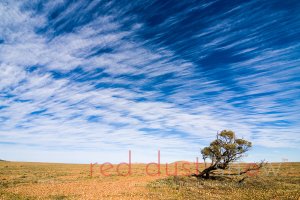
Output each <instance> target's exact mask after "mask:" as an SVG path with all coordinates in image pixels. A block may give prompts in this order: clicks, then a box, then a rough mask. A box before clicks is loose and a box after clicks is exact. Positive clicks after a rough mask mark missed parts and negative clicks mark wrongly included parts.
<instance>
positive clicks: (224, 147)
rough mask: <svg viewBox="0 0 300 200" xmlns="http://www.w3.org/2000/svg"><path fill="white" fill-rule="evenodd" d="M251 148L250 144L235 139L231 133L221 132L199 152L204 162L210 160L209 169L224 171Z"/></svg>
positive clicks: (229, 131)
mask: <svg viewBox="0 0 300 200" xmlns="http://www.w3.org/2000/svg"><path fill="white" fill-rule="evenodd" d="M251 147H252V143H251V142H249V141H247V140H244V139H239V138H236V137H235V133H234V132H233V131H231V130H223V131H221V133H218V134H217V139H215V140H214V141H212V142H211V143H210V145H209V146H208V147H205V148H203V149H202V150H201V154H202V157H203V159H204V160H206V159H207V158H209V159H210V160H211V162H212V163H211V169H213V170H214V169H216V168H219V169H226V168H228V164H229V163H231V162H233V161H236V160H238V159H240V158H241V157H242V156H243V155H244V153H245V152H246V151H248V150H249V149H250V148H251Z"/></svg>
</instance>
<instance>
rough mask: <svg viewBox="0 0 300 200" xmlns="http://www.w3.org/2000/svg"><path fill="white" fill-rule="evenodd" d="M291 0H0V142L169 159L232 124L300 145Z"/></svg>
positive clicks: (254, 137) (260, 141) (251, 135)
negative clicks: (157, 154) (197, 0)
mask: <svg viewBox="0 0 300 200" xmlns="http://www.w3.org/2000/svg"><path fill="white" fill-rule="evenodd" d="M123 4H124V5H123ZM297 5H298V4H296V6H295V5H293V6H291V5H288V4H287V5H285V6H282V7H281V8H279V7H278V6H276V2H272V3H270V2H267V1H265V2H263V3H261V4H260V3H259V2H255V1H254V2H251V3H243V2H240V3H239V4H233V3H229V4H226V5H223V3H222V2H221V1H215V2H206V3H204V4H197V5H196V4H195V5H194V4H193V3H190V2H182V3H178V4H177V3H176V4H175V3H174V2H173V3H171V2H168V3H165V4H161V3H159V2H135V3H123V2H114V1H111V2H108V3H103V2H100V1H99V2H98V1H93V2H86V1H78V2H75V3H70V2H64V1H51V2H39V1H36V2H34V3H32V2H11V1H8V2H2V3H1V4H0V17H1V19H3V20H2V21H1V22H0V27H1V30H0V41H1V42H0V63H1V64H0V99H1V101H0V111H1V114H0V124H1V128H0V135H1V140H0V144H1V145H4V147H5V148H6V149H7V150H6V154H7V157H8V156H9V152H10V150H9V149H10V148H11V147H18V148H21V147H22V146H25V147H26V148H28V149H30V148H34V149H38V150H41V151H46V152H47V151H48V152H51V151H58V152H65V151H81V153H84V152H86V155H87V154H88V153H89V152H91V151H97V150H103V151H108V150H110V152H109V153H107V152H106V153H107V154H108V155H115V154H116V152H119V151H124V150H126V149H136V151H139V152H141V153H140V155H139V158H141V159H142V157H143V154H148V153H149V152H154V151H155V150H157V149H161V150H164V151H165V152H166V154H167V156H169V157H168V158H169V159H176V158H175V157H174V153H178V154H187V155H189V156H190V155H193V156H194V155H195V154H197V153H198V149H199V148H200V147H202V146H203V145H206V144H207V143H208V142H209V141H210V140H211V139H212V138H213V137H214V135H215V134H216V132H217V131H218V130H221V129H233V130H235V131H236V132H237V133H238V134H239V135H240V136H243V137H245V138H247V139H250V140H251V141H253V142H254V144H255V145H258V146H261V147H262V148H267V149H268V148H270V147H276V148H298V145H299V142H300V141H299V140H298V139H297V136H298V135H299V131H300V130H299V128H298V127H299V117H300V116H299V113H300V112H299V109H298V107H299V99H300V98H299V94H300V93H299V90H300V87H299V86H300V83H299V80H300V77H299V72H300V71H299V64H300V61H299V53H298V52H299V47H300V46H299V43H298V42H297V38H298V35H299V32H300V30H299V26H298V25H299V24H298V22H297V19H298V18H299V15H297V14H296V12H295V9H296V7H297ZM298 6H299V5H298ZM179 7H180V8H182V9H179ZM150 10H151V12H149V11H150ZM145 11H147V12H145ZM163 11H164V12H163ZM287 13H290V15H287ZM175 147H176V148H175ZM174 148H175V149H174ZM28 152H29V151H28ZM30 152H31V153H32V151H30ZM189 152H193V153H192V154H190V153H189ZM28 154H29V153H27V154H26V153H25V152H24V155H21V156H24V159H26V158H25V156H26V155H28ZM99 155H102V154H101V153H100V154H99ZM11 156H12V157H15V158H16V159H20V156H16V155H11ZM189 158H190V157H189ZM8 159H9V158H8ZM39 159H42V158H35V159H33V160H39ZM55 159H57V158H49V160H52V161H55ZM89 159H91V158H90V157H89ZM70 161H72V159H70ZM76 161H77V160H76ZM86 161H87V160H85V159H84V158H82V160H81V161H80V162H86Z"/></svg>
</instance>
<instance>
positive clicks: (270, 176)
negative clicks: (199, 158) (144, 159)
mask: <svg viewBox="0 0 300 200" xmlns="http://www.w3.org/2000/svg"><path fill="white" fill-rule="evenodd" d="M190 166H191V167H192V168H193V167H194V165H192V164H191V165H190ZM245 166H247V164H245V163H243V164H234V165H233V167H232V168H231V170H237V169H238V168H239V167H241V168H244V167H245ZM145 167H146V165H145V164H132V172H131V173H132V174H131V175H129V176H123V175H125V174H126V172H127V169H126V166H121V167H120V171H119V172H120V173H117V171H116V170H115V169H116V165H114V166H113V168H111V169H110V170H107V172H108V173H107V174H109V175H108V176H104V175H103V174H101V173H100V170H99V168H100V166H97V165H95V166H93V175H92V177H91V174H90V165H88V164H86V165H84V164H55V163H29V162H28V163H27V162H5V161H2V162H0V181H1V183H0V199H28V200H31V199H278V200H279V199H299V195H300V163H268V164H267V165H266V166H265V167H264V168H263V169H261V170H260V171H259V172H257V173H252V174H248V177H247V179H245V181H243V182H242V183H239V182H238V179H237V178H228V177H227V176H216V178H215V179H212V180H203V179H197V178H195V177H192V176H186V175H185V174H187V173H186V172H188V171H187V170H184V169H183V166H182V162H178V163H177V167H178V171H177V176H174V175H171V174H173V173H174V172H175V168H176V167H175V164H174V163H172V164H171V165H169V166H168V174H166V170H165V165H163V164H161V172H162V173H161V175H160V176H150V175H149V174H147V173H146V172H145ZM199 167H200V169H201V168H203V167H204V166H203V164H200V165H199ZM192 168H191V173H193V170H194V169H192ZM149 169H150V170H149V172H151V173H155V172H156V171H157V169H156V167H155V166H152V168H149Z"/></svg>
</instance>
